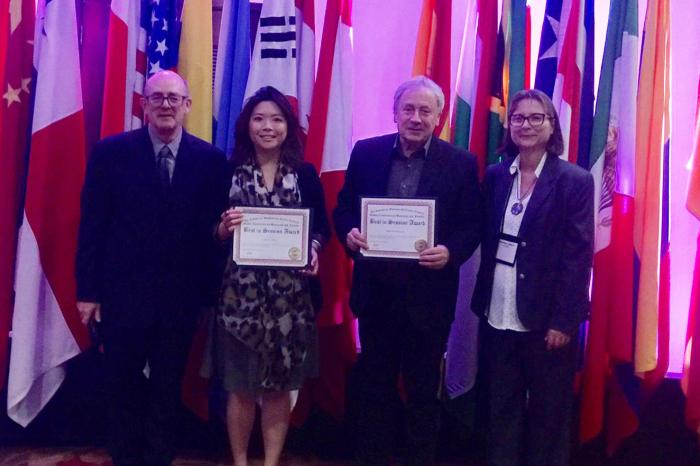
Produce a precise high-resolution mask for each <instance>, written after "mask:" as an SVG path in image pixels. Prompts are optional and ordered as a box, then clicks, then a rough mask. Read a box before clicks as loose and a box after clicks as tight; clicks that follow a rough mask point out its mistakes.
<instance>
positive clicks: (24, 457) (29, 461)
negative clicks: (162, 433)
mask: <svg viewBox="0 0 700 466" xmlns="http://www.w3.org/2000/svg"><path fill="white" fill-rule="evenodd" d="M230 461H231V460H230V459H229V458H221V457H219V458H213V457H206V456H203V455H201V454H200V455H197V454H194V453H193V454H183V455H181V456H179V457H178V458H177V459H176V460H175V462H174V463H173V466H230V465H231V462H230ZM262 464H263V462H262V460H261V459H254V460H253V461H252V462H251V466H261V465H262ZM351 464H352V463H351V462H338V461H324V460H319V459H317V458H312V457H302V456H290V457H285V458H283V460H282V462H281V463H280V466H351ZM0 466H112V462H111V461H110V459H109V456H108V455H107V452H106V451H105V450H103V449H100V448H0ZM442 466H456V465H449V464H442Z"/></svg>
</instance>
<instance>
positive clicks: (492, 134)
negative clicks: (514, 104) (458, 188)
mask: <svg viewBox="0 0 700 466" xmlns="http://www.w3.org/2000/svg"><path fill="white" fill-rule="evenodd" d="M526 18H527V9H526V2H525V0H504V1H503V11H502V13H501V25H500V28H499V31H498V37H497V49H496V69H497V72H496V75H495V77H494V79H493V80H492V84H491V101H490V104H489V111H490V114H489V126H488V132H487V134H488V143H487V147H488V149H487V154H488V155H487V161H488V163H494V162H497V161H498V160H500V154H499V153H498V148H499V147H500V146H501V143H502V140H503V131H504V125H505V123H506V121H505V119H506V111H507V109H508V102H509V100H508V99H509V96H511V95H513V94H515V93H516V92H518V91H520V90H522V89H524V88H525V48H526V43H527V39H526V37H525V36H526V34H525V32H526V21H527V19H526ZM491 40H493V39H491Z"/></svg>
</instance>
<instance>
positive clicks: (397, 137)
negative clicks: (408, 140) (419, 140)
mask: <svg viewBox="0 0 700 466" xmlns="http://www.w3.org/2000/svg"><path fill="white" fill-rule="evenodd" d="M399 137H400V136H399V135H398V134H397V135H396V139H395V140H394V149H395V150H396V153H397V154H399V155H403V152H401V147H400V146H399V144H400V142H399ZM432 140H433V135H432V134H431V135H430V137H429V138H428V140H427V141H425V144H423V149H425V157H426V158H428V150H429V149H430V143H431V142H432ZM417 152H420V150H417V151H416V152H414V153H413V154H415V153H417ZM413 154H411V156H413Z"/></svg>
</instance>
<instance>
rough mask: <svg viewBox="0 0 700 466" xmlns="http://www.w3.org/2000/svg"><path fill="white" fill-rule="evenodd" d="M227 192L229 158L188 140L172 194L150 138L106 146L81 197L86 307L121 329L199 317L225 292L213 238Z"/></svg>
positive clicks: (130, 137) (81, 277)
mask: <svg viewBox="0 0 700 466" xmlns="http://www.w3.org/2000/svg"><path fill="white" fill-rule="evenodd" d="M229 186H230V177H229V170H228V169H227V166H226V160H225V157H224V155H223V153H222V152H221V151H219V150H218V149H216V148H215V147H213V146H212V145H210V144H208V143H206V142H204V141H202V140H200V139H198V138H196V137H194V136H192V135H190V134H187V133H185V132H183V134H182V140H181V142H180V147H179V149H178V153H177V159H176V163H175V171H174V172H173V177H172V184H171V187H170V190H169V192H164V191H163V190H162V189H161V188H160V186H159V184H158V174H157V168H156V162H155V154H154V151H153V145H152V143H151V139H150V137H149V134H148V130H147V128H141V129H138V130H135V131H131V132H127V133H123V134H119V135H116V136H113V137H109V138H107V139H104V140H102V141H100V142H98V143H97V145H95V147H94V149H93V150H92V153H91V156H90V160H89V162H88V167H87V173H86V177H85V184H84V186H83V193H82V202H81V221H80V231H79V239H78V252H77V258H76V280H77V287H78V299H79V300H81V301H94V302H99V303H101V305H102V318H103V321H104V322H105V323H108V324H116V325H120V326H130V327H144V326H147V325H150V324H151V323H153V322H154V321H156V319H158V318H159V317H164V318H167V319H189V318H192V317H194V316H195V315H196V314H195V313H196V311H197V310H198V308H199V307H200V306H202V305H204V304H209V303H211V302H212V300H213V299H214V296H215V295H216V290H218V287H219V285H220V283H221V280H220V276H218V275H217V272H218V270H217V268H216V266H215V265H216V264H217V259H216V256H217V255H218V254H220V252H219V251H220V246H218V245H217V244H216V242H215V240H214V237H213V231H214V225H215V224H216V223H217V221H218V220H219V215H220V214H221V212H222V211H223V210H224V209H225V208H226V205H227V198H228V190H229Z"/></svg>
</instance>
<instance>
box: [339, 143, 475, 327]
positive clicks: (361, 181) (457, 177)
mask: <svg viewBox="0 0 700 466" xmlns="http://www.w3.org/2000/svg"><path fill="white" fill-rule="evenodd" d="M396 137H397V135H396V134H389V135H384V136H379V137H376V138H371V139H365V140H363V141H358V142H357V144H355V147H354V149H353V151H352V154H351V156H350V163H349V165H348V169H347V172H346V174H345V184H344V185H343V188H342V190H341V191H340V192H339V193H338V206H337V207H336V209H335V211H334V213H333V218H334V221H335V228H336V231H337V234H338V238H339V239H340V242H341V244H343V245H345V239H346V236H347V234H348V232H349V231H350V230H351V229H352V228H358V229H359V228H360V197H362V196H365V197H367V196H369V197H371V196H385V195H386V190H387V181H388V176H389V170H390V168H391V152H392V149H393V146H394V143H395V142H396ZM416 197H433V198H436V199H437V202H436V220H435V229H436V232H435V236H436V244H442V245H444V246H446V247H447V249H448V250H449V251H450V261H449V262H448V264H447V265H446V266H445V267H444V268H443V269H441V270H429V269H426V268H425V267H421V266H419V265H418V264H417V263H416V262H407V263H406V269H407V277H408V283H406V287H405V289H406V294H407V295H406V302H407V307H408V309H407V311H408V315H409V316H410V318H411V321H412V323H413V324H414V325H415V326H416V327H418V328H426V329H429V328H438V329H441V330H444V329H445V328H447V327H448V326H449V325H450V323H451V322H452V320H453V318H454V309H455V302H456V299H457V288H458V282H459V267H460V265H461V264H462V263H463V262H464V261H466V260H467V259H468V258H469V256H471V254H472V252H474V249H476V246H477V245H478V243H479V231H480V224H479V221H480V204H481V202H480V193H479V187H478V179H477V167H476V160H475V158H474V157H473V156H472V155H470V154H468V153H467V152H465V151H462V150H460V149H458V148H456V147H454V146H452V145H451V144H448V143H446V142H444V141H441V140H439V139H438V138H433V139H432V141H431V143H430V148H429V150H428V153H427V155H426V159H425V163H424V165H423V171H422V173H421V178H420V182H419V184H418V190H417V192H416ZM347 252H348V254H350V255H351V257H355V254H354V253H352V252H351V251H350V250H347ZM355 258H356V259H357V260H356V261H355V265H354V269H353V283H352V290H351V293H350V306H351V308H352V311H353V313H354V314H355V315H356V316H358V317H360V318H362V317H371V316H372V314H374V313H379V312H381V310H379V309H377V306H376V305H375V306H374V307H373V304H374V303H378V302H385V300H382V299H380V298H381V297H382V295H383V293H384V286H383V284H382V282H383V281H384V280H385V279H386V277H384V276H383V274H385V273H386V270H387V269H386V268H385V267H383V265H384V264H383V263H382V262H381V261H371V260H364V259H361V258H358V257H355Z"/></svg>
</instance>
